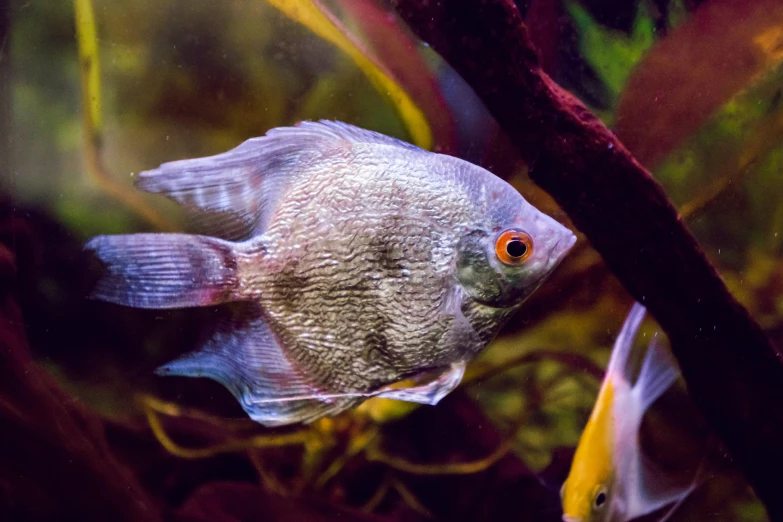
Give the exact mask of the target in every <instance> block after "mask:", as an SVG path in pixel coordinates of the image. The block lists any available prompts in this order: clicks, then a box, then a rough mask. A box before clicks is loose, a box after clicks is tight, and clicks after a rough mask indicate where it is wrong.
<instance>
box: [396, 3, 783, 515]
mask: <svg viewBox="0 0 783 522" xmlns="http://www.w3.org/2000/svg"><path fill="white" fill-rule="evenodd" d="M394 5H395V7H396V9H397V11H398V12H399V13H400V15H401V16H402V17H403V19H405V20H406V21H407V23H408V24H409V25H410V26H411V28H412V29H413V31H414V32H416V33H417V34H418V35H419V37H420V38H421V39H422V40H424V41H426V42H428V43H429V44H430V45H432V47H433V48H434V49H435V50H436V51H437V52H438V53H440V55H441V56H443V58H445V59H446V60H447V61H448V62H449V63H450V64H451V66H452V67H454V68H455V69H456V71H457V72H458V73H459V74H460V75H461V76H462V77H463V78H464V79H465V80H466V81H467V82H468V83H469V84H470V86H471V87H472V88H473V89H474V91H475V92H476V93H477V94H478V96H479V97H480V98H481V99H482V100H483V102H484V104H485V105H486V106H487V108H488V109H489V111H490V112H491V113H492V114H493V116H494V117H495V118H496V119H497V121H498V123H499V124H500V125H501V127H502V128H503V129H504V131H505V132H506V133H507V134H508V136H509V137H510V138H511V140H512V141H513V142H514V144H515V145H516V146H517V148H518V149H519V151H520V153H521V154H522V157H523V158H524V160H525V161H526V162H527V163H528V165H529V167H530V177H531V178H532V179H533V180H534V181H535V182H536V183H537V184H538V185H540V186H541V187H542V188H543V189H544V190H546V191H547V192H548V193H549V194H551V195H552V196H553V197H554V198H555V200H556V201H557V202H558V203H559V204H560V206H561V207H562V208H563V210H565V211H566V212H567V213H568V215H569V217H570V218H571V220H572V221H573V223H574V224H575V225H576V226H577V227H578V228H579V229H580V230H581V231H582V232H583V233H584V234H585V235H586V236H587V238H588V239H589V240H590V242H591V243H592V245H593V246H594V247H595V249H596V250H597V251H598V252H599V253H600V254H601V255H602V256H603V258H604V260H605V262H606V264H607V266H608V267H609V268H610V269H611V270H612V272H613V273H614V274H615V275H616V276H617V278H618V279H619V280H620V281H621V282H622V283H623V285H624V286H625V287H626V289H627V290H628V291H629V292H630V294H631V295H632V296H633V297H634V298H635V299H636V300H638V301H639V302H641V303H643V304H644V305H645V306H647V308H648V310H649V311H650V312H651V313H652V314H653V315H654V316H655V318H656V319H657V320H658V322H659V323H660V325H661V326H662V327H663V329H664V330H665V331H666V333H667V335H668V336H669V339H670V341H671V344H672V351H673V352H674V355H675V356H676V358H677V360H678V362H679V364H680V366H681V369H682V373H683V376H684V377H685V380H686V382H687V385H688V389H689V391H690V393H691V395H692V396H693V398H694V400H695V401H696V403H697V404H698V406H699V407H700V408H701V410H702V411H703V412H704V414H705V416H706V417H707V419H708V420H709V422H710V423H711V425H712V426H713V427H714V428H715V429H716V431H717V433H718V434H719V435H720V437H721V438H722V440H723V441H724V443H725V445H726V447H727V448H728V449H729V450H730V452H731V453H732V455H733V457H734V458H735V459H736V461H737V464H738V465H739V466H740V467H741V468H742V469H743V471H744V473H745V475H746V477H747V478H748V480H749V482H750V483H751V485H752V486H753V488H754V489H755V491H756V493H757V494H758V496H759V497H760V498H761V500H762V501H763V502H764V504H765V505H766V507H767V510H768V513H769V515H770V516H771V518H772V519H773V520H783V497H781V495H780V492H779V490H780V488H779V484H780V470H781V469H783V444H781V440H783V406H782V405H783V365H781V362H780V354H779V352H778V351H777V350H776V349H775V348H774V347H773V346H772V345H771V344H770V342H769V340H768V339H767V337H766V336H765V335H764V333H763V332H762V330H761V328H760V327H759V326H758V324H756V322H755V321H754V320H753V319H752V318H751V317H750V316H749V314H748V313H747V311H746V310H745V309H744V308H743V307H742V305H740V304H739V302H738V301H737V300H736V299H734V297H733V296H732V295H731V294H730V293H729V291H728V289H727V288H726V286H725V284H724V283H723V281H722V280H721V278H720V277H719V276H718V274H717V272H716V270H715V268H714V267H713V266H712V265H711V264H710V263H709V261H708V260H707V258H706V256H705V255H704V253H703V251H702V250H701V248H700V247H699V245H698V244H697V243H696V241H695V239H694V238H693V236H692V235H691V234H690V233H689V232H688V230H687V229H686V228H685V226H684V225H683V224H682V222H681V220H680V219H679V217H678V215H677V212H676V210H675V208H674V206H673V205H672V204H671V202H670V201H669V200H668V199H667V197H666V195H665V194H664V192H663V190H662V189H661V187H660V185H658V183H657V182H656V181H655V180H654V179H653V178H652V176H651V175H650V172H649V171H648V170H646V169H645V168H644V167H643V166H642V165H640V164H639V163H638V162H637V161H636V160H635V159H634V157H633V156H632V155H631V154H630V152H628V150H627V149H626V148H625V147H624V146H623V144H622V143H620V142H619V141H618V139H617V138H616V137H615V136H614V135H613V134H612V133H611V132H610V131H609V130H608V129H607V128H606V127H605V126H604V125H603V124H602V123H601V122H600V121H599V120H598V119H597V118H596V117H595V116H593V115H592V114H591V113H590V112H589V111H588V110H587V109H586V108H585V107H584V105H582V104H581V103H580V102H579V101H578V100H576V99H575V98H574V97H573V96H572V95H570V94H569V93H568V92H566V91H564V90H563V89H562V88H560V87H559V86H558V85H556V84H555V83H554V82H553V81H552V80H551V79H550V78H549V77H548V76H547V75H546V74H545V73H544V72H543V70H542V69H541V66H540V62H539V58H538V56H537V53H536V50H535V49H534V47H533V45H532V43H531V40H530V38H529V35H528V31H527V28H526V27H525V24H524V21H523V19H522V17H521V16H520V14H519V12H518V10H517V8H516V6H515V5H514V2H513V1H512V0H466V1H460V2H456V1H451V2H449V1H446V2H430V1H426V0H396V1H394Z"/></svg>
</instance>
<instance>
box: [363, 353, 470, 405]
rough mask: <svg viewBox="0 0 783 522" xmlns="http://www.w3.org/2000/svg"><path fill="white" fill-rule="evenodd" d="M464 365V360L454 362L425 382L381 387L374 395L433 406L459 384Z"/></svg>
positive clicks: (463, 372) (463, 373)
mask: <svg viewBox="0 0 783 522" xmlns="http://www.w3.org/2000/svg"><path fill="white" fill-rule="evenodd" d="M465 366H466V363H465V361H459V362H456V363H454V364H452V365H451V366H450V367H449V368H448V369H447V370H446V371H444V372H443V373H441V374H440V375H438V376H437V377H436V378H435V379H434V380H432V381H429V382H427V383H426V384H423V385H421V386H414V387H412V388H383V389H381V390H379V392H378V393H377V395H376V396H377V397H385V398H387V399H397V400H400V401H408V402H418V403H420V404H429V405H431V406H434V405H436V404H438V402H440V400H441V399H442V398H443V397H445V396H446V395H448V394H449V393H450V392H451V391H452V390H454V388H456V387H457V386H458V385H459V383H460V382H461V381H462V376H463V375H465Z"/></svg>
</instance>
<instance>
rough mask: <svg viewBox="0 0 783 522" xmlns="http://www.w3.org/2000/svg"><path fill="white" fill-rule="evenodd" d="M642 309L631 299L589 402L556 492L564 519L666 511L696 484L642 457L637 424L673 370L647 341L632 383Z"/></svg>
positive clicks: (574, 521) (580, 521) (591, 520)
mask: <svg viewBox="0 0 783 522" xmlns="http://www.w3.org/2000/svg"><path fill="white" fill-rule="evenodd" d="M644 314H645V308H644V307H643V306H642V305H640V304H639V303H634V305H633V307H632V308H631V312H630V313H629V315H628V318H627V319H626V320H625V324H623V327H622V329H621V330H620V334H619V336H618V337H617V340H616V341H615V344H614V348H613V350H612V355H611V358H610V360H609V366H608V367H607V369H606V375H605V377H604V381H603V383H602V385H601V390H600V392H599V394H598V399H597V400H596V404H595V407H594V408H593V411H592V413H591V415H590V419H589V420H588V422H587V426H586V427H585V430H584V432H583V433H582V437H581V439H580V440H579V445H578V446H577V449H576V453H575V455H574V460H573V462H572V464H571V471H570V473H569V475H568V478H567V479H566V481H565V484H563V488H562V490H561V492H560V495H561V498H562V501H563V520H564V521H565V522H597V521H611V522H624V521H627V520H632V519H635V518H637V517H640V516H643V515H646V514H649V513H652V512H654V511H657V510H659V509H661V508H663V507H665V506H667V505H671V508H670V509H669V510H668V511H667V513H666V514H665V516H664V517H663V518H662V519H660V520H663V519H665V518H668V516H669V515H671V513H672V512H673V511H674V510H675V509H676V508H677V506H679V504H680V502H682V500H684V499H685V497H686V496H687V495H688V494H689V493H690V492H691V491H692V490H693V489H694V488H695V479H694V482H691V483H690V484H683V482H682V480H677V481H675V480H672V479H671V477H668V476H666V474H664V473H661V472H658V471H656V470H655V469H654V468H653V467H652V466H651V463H650V462H648V461H647V459H646V457H645V456H644V455H643V454H642V451H641V447H640V444H639V428H640V427H641V423H642V419H643V417H644V414H645V412H646V411H647V409H648V408H649V407H650V405H652V404H653V403H654V402H655V401H656V400H657V399H658V398H659V397H660V396H661V395H662V394H663V393H664V392H665V391H666V390H667V389H668V388H669V387H670V386H671V385H672V384H673V383H674V382H675V380H676V379H677V376H678V375H679V372H678V370H677V368H676V366H675V365H674V363H673V362H672V361H671V360H670V359H669V357H668V355H667V353H666V351H665V349H664V348H663V347H662V346H661V345H660V344H658V342H657V338H653V340H652V342H651V343H650V346H649V348H648V350H647V353H646V355H645V358H644V362H643V363H642V368H641V370H640V372H639V377H638V378H637V379H636V381H635V382H634V383H633V384H631V382H632V372H633V365H632V364H630V363H631V361H630V360H629V359H630V354H631V348H632V346H633V340H634V337H635V335H636V331H637V330H638V328H639V324H640V323H641V322H642V319H643V318H644Z"/></svg>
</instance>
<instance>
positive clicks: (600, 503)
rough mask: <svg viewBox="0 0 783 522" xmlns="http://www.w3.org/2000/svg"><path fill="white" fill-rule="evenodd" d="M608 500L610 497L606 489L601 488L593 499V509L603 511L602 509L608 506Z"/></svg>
mask: <svg viewBox="0 0 783 522" xmlns="http://www.w3.org/2000/svg"><path fill="white" fill-rule="evenodd" d="M607 498H608V497H607V495H606V489H604V488H600V489H599V490H598V491H597V492H596V494H595V497H594V498H593V507H594V508H595V509H601V508H602V507H604V506H605V505H606V500H607Z"/></svg>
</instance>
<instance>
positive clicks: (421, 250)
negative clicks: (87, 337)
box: [87, 121, 576, 426]
mask: <svg viewBox="0 0 783 522" xmlns="http://www.w3.org/2000/svg"><path fill="white" fill-rule="evenodd" d="M137 186H138V187H139V188H140V189H142V190H145V191H147V192H153V193H162V194H166V195H167V196H168V197H170V198H172V199H173V200H175V201H177V202H179V203H180V204H182V205H183V206H184V207H186V208H187V209H188V210H189V211H191V213H192V215H193V219H194V221H195V222H196V223H198V224H200V226H201V231H203V235H191V234H131V235H116V236H99V237H96V238H93V239H92V240H91V241H90V242H89V243H88V244H87V248H88V249H89V250H92V251H94V252H95V254H96V255H97V257H98V258H99V259H100V260H102V262H103V263H104V264H105V266H106V270H105V274H104V275H103V277H102V278H101V280H100V281H99V282H98V284H97V286H96V288H95V289H94V291H93V294H92V296H93V297H94V298H97V299H102V300H105V301H109V302H113V303H117V304H121V305H126V306H133V307H140V308H182V307H194V306H206V305H215V304H219V303H226V302H232V301H244V302H245V305H244V306H243V308H242V313H240V314H236V315H235V316H234V317H233V318H232V319H231V320H230V321H227V322H225V323H224V324H221V325H219V326H218V327H217V331H216V333H215V334H214V337H212V339H211V340H210V341H209V342H207V343H206V345H205V346H203V347H202V348H201V349H200V350H199V351H196V352H194V353H192V354H189V355H186V356H185V357H183V358H181V359H178V360H175V361H173V362H171V363H169V364H167V365H165V366H163V367H161V368H160V369H159V370H158V372H159V373H161V374H167V375H181V376H191V377H209V378H212V379H214V380H216V381H218V382H220V383H221V384H223V385H224V386H225V387H226V388H227V389H228V390H229V391H231V393H232V394H233V395H234V396H235V397H236V398H237V400H238V401H239V402H240V403H241V405H242V407H243V408H244V409H245V411H246V412H247V414H248V415H249V416H250V417H251V418H252V419H254V420H255V421H257V422H260V423H262V424H264V425H267V426H276V425H283V424H290V423H294V422H310V421H312V420H315V419H317V418H319V417H322V416H325V415H334V414H336V413H338V412H341V411H343V410H345V409H348V408H351V407H354V406H356V405H358V404H360V403H361V402H362V401H364V400H365V399H367V398H368V397H375V396H380V397H389V398H395V399H400V400H407V401H412V402H419V403H424V404H436V403H437V402H438V401H439V400H440V399H441V398H443V397H444V396H445V395H446V394H448V393H449V392H450V391H451V390H453V389H454V388H455V387H456V386H457V385H458V384H459V382H460V381H461V379H462V375H463V373H464V370H465V365H466V363H467V362H468V361H469V360H470V359H471V358H473V357H474V356H475V355H476V354H477V353H478V352H479V351H481V350H482V349H483V348H484V347H485V346H486V345H487V343H489V341H491V340H492V339H493V338H494V337H495V335H496V334H497V332H498V331H499V329H500V328H501V326H502V325H503V324H504V323H505V322H506V320H507V319H508V318H509V317H510V316H511V315H512V314H513V313H514V311H515V310H516V309H517V308H518V307H519V305H520V304H521V303H522V301H524V300H525V298H527V297H528V296H529V295H530V294H531V293H532V292H533V291H534V290H535V289H536V288H537V287H538V286H539V285H540V284H541V283H542V282H543V281H544V279H546V277H547V276H548V275H549V274H550V273H551V272H552V271H553V270H554V269H555V267H556V266H557V265H558V263H559V262H560V261H561V260H562V259H563V257H564V256H565V254H566V253H567V252H568V250H569V249H570V248H571V246H572V245H573V244H574V242H575V240H576V238H575V236H574V234H573V233H572V232H571V231H570V230H568V229H567V228H566V227H564V226H562V225H561V224H559V223H558V222H556V221H555V220H553V219H552V218H550V217H548V216H546V215H545V214H542V213H541V212H540V211H538V210H537V209H536V208H535V207H533V206H532V205H530V204H529V203H528V202H527V201H525V200H524V199H523V198H522V196H521V195H520V194H519V193H518V192H517V191H515V190H514V189H513V188H512V187H511V186H510V185H508V184H507V183H505V182H504V181H502V180H501V179H499V178H497V177H496V176H494V175H492V174H491V173H490V172H488V171H486V170H484V169H482V168H480V167H477V166H475V165H473V164H470V163H468V162H465V161H462V160H460V159H457V158H453V157H450V156H445V155H440V154H433V153H430V152H427V151H424V150H422V149H419V148H418V147H415V146H413V145H411V144H408V143H405V142H402V141H399V140H396V139H393V138H389V137H387V136H384V135H382V134H378V133H375V132H371V131H367V130H364V129H360V128H357V127H354V126H351V125H347V124H345V123H340V122H333V121H321V122H303V123H301V124H299V125H298V126H295V127H281V128H276V129H272V130H270V131H269V132H268V133H267V134H266V135H265V136H263V137H260V138H254V139H250V140H248V141H246V142H244V143H243V144H241V145H239V146H238V147H236V148H234V149H232V150H230V151H228V152H225V153H223V154H218V155H216V156H211V157H206V158H198V159H189V160H183V161H175V162H170V163H165V164H163V165H161V166H160V167H159V168H157V169H154V170H151V171H147V172H142V173H141V174H140V175H139V178H138V181H137ZM407 379H411V380H413V385H411V386H408V387H405V388H399V387H393V386H392V385H393V384H395V383H399V382H400V381H404V380H407Z"/></svg>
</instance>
